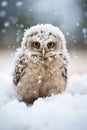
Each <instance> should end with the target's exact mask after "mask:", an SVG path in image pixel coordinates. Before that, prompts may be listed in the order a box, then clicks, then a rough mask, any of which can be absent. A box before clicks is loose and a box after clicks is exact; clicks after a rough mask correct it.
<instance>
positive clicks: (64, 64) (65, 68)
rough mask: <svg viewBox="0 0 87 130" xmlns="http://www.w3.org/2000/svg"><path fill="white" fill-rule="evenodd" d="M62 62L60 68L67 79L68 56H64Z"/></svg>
mask: <svg viewBox="0 0 87 130" xmlns="http://www.w3.org/2000/svg"><path fill="white" fill-rule="evenodd" d="M62 62H63V66H61V68H60V69H61V72H62V76H63V77H64V79H67V76H68V73H67V68H68V58H67V57H62Z"/></svg>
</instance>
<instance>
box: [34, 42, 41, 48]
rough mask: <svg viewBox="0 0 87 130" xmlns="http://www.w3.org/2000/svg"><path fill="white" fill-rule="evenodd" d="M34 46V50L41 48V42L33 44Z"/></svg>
mask: <svg viewBox="0 0 87 130" xmlns="http://www.w3.org/2000/svg"><path fill="white" fill-rule="evenodd" d="M32 46H33V47H34V48H37V49H38V48H39V47H40V43H39V42H33V44H32Z"/></svg>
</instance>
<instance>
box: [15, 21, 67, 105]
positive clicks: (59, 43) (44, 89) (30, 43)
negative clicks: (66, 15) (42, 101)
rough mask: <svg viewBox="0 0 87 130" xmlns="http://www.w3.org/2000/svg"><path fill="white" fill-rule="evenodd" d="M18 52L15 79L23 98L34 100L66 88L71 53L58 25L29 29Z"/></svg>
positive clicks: (17, 89) (22, 99)
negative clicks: (68, 52)
mask: <svg viewBox="0 0 87 130" xmlns="http://www.w3.org/2000/svg"><path fill="white" fill-rule="evenodd" d="M18 53H19V54H17V56H16V57H17V58H16V59H15V69H14V74H13V82H14V84H15V88H16V92H17V94H18V95H19V97H20V100H21V101H24V102H26V103H33V101H34V100H36V99H37V98H38V97H46V96H51V95H52V94H59V93H62V92H63V91H64V90H65V88H66V85H67V65H68V54H67V49H66V44H65V38H64V35H63V34H62V32H61V31H60V30H59V28H58V27H55V26H53V25H50V24H45V25H43V24H41V25H36V26H33V27H31V28H30V29H27V30H26V31H25V33H24V37H23V41H22V44H21V49H20V52H18Z"/></svg>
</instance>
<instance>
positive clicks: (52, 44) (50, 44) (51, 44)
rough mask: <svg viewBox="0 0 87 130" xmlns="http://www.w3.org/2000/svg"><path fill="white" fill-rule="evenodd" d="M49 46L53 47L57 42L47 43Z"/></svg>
mask: <svg viewBox="0 0 87 130" xmlns="http://www.w3.org/2000/svg"><path fill="white" fill-rule="evenodd" d="M47 46H48V48H49V49H51V48H53V47H54V46H55V43H54V42H49V43H48V44H47Z"/></svg>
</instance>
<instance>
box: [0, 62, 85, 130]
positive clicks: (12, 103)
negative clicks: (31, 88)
mask: <svg viewBox="0 0 87 130" xmlns="http://www.w3.org/2000/svg"><path fill="white" fill-rule="evenodd" d="M5 65H6V66H7V65H8V64H7V63H6V64H5ZM9 69H10V67H9ZM2 71H3V72H2V73H0V130H87V74H83V75H76V74H74V75H73V76H71V77H70V78H69V81H68V85H67V89H66V92H64V93H63V94H59V95H56V96H54V95H53V96H51V97H46V98H44V99H43V98H39V99H38V100H36V101H35V102H34V104H33V105H32V106H27V105H26V104H25V103H24V102H19V101H18V100H17V96H16V92H15V90H14V87H13V84H12V76H11V75H10V73H8V71H6V70H5V73H4V70H2ZM6 72H7V73H6Z"/></svg>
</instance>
